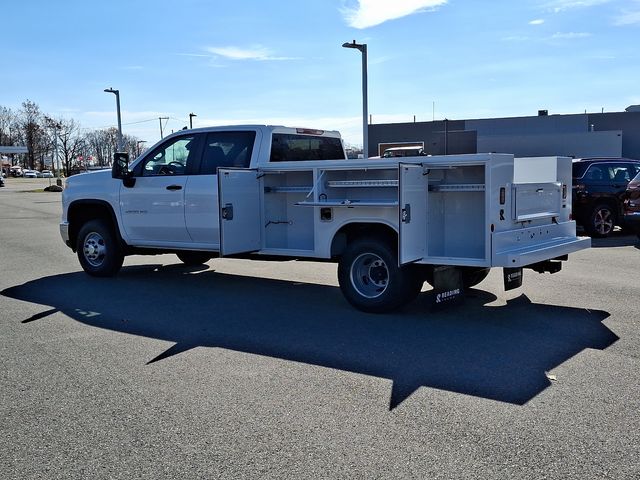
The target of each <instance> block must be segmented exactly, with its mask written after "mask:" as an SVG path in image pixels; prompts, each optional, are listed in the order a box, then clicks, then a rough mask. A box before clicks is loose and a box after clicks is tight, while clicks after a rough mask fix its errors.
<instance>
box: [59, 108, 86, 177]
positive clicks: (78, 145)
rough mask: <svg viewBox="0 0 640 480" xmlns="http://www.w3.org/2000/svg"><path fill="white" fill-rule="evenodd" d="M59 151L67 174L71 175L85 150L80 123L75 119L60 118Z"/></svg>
mask: <svg viewBox="0 0 640 480" xmlns="http://www.w3.org/2000/svg"><path fill="white" fill-rule="evenodd" d="M58 125H59V126H60V128H59V129H56V131H57V133H58V139H59V141H58V152H59V155H60V158H61V159H62V164H63V168H64V173H65V175H67V176H68V175H69V172H70V170H71V169H72V167H73V166H74V164H75V162H76V161H77V158H78V157H79V156H80V155H81V154H82V153H83V152H84V150H85V149H84V138H83V136H82V135H81V134H80V125H79V124H78V122H76V121H75V120H73V119H68V120H67V119H61V120H58Z"/></svg>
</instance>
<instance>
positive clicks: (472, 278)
mask: <svg viewBox="0 0 640 480" xmlns="http://www.w3.org/2000/svg"><path fill="white" fill-rule="evenodd" d="M461 269H462V286H463V287H464V289H465V290H468V289H470V288H471V287H475V286H476V285H478V284H479V283H480V282H482V281H483V280H484V279H485V278H487V275H489V271H490V270H491V269H490V268H476V267H461Z"/></svg>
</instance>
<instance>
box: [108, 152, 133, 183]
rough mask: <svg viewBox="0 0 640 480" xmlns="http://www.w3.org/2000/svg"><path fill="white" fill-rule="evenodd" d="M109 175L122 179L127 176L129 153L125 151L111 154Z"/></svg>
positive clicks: (128, 174)
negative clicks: (111, 163)
mask: <svg viewBox="0 0 640 480" xmlns="http://www.w3.org/2000/svg"><path fill="white" fill-rule="evenodd" d="M111 176H112V177H113V178H119V179H121V180H124V179H125V178H129V176H130V172H129V154H128V153H125V152H116V153H114V154H113V167H112V168H111Z"/></svg>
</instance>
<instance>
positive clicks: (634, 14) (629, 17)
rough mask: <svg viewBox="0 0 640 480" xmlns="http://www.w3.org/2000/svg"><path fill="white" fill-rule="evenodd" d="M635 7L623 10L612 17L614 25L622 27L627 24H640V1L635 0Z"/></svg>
mask: <svg viewBox="0 0 640 480" xmlns="http://www.w3.org/2000/svg"><path fill="white" fill-rule="evenodd" d="M634 3H635V5H636V6H635V7H634V8H632V9H625V10H623V11H622V12H621V13H620V14H619V15H618V16H616V17H615V18H614V19H613V24H614V25H615V26H616V27H624V26H628V25H640V1H636V2H634Z"/></svg>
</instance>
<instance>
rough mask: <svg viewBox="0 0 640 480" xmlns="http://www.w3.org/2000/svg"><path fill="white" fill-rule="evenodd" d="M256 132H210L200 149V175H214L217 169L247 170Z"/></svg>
mask: <svg viewBox="0 0 640 480" xmlns="http://www.w3.org/2000/svg"><path fill="white" fill-rule="evenodd" d="M255 139H256V132H254V131H245V132H226V131H225V132H210V133H208V134H207V138H206V141H205V143H204V147H203V149H202V160H201V162H200V170H199V173H200V175H215V174H216V173H217V169H218V168H219V167H236V168H249V164H250V163H251V153H252V152H253V144H254V143H255Z"/></svg>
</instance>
